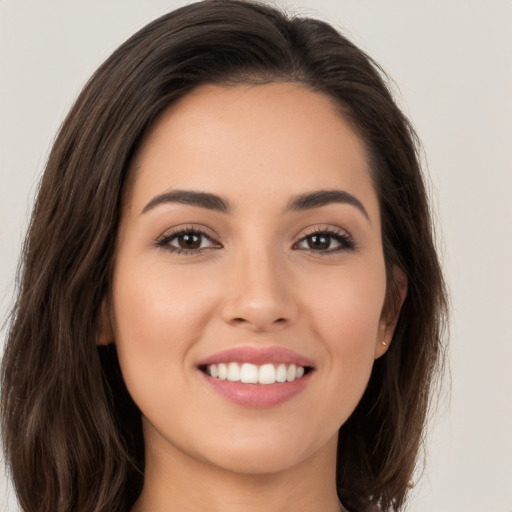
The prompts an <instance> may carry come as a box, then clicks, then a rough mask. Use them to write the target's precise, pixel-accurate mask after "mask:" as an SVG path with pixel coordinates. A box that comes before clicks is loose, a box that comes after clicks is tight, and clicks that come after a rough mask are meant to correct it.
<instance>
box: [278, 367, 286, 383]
mask: <svg viewBox="0 0 512 512" xmlns="http://www.w3.org/2000/svg"><path fill="white" fill-rule="evenodd" d="M276 381H277V382H286V366H285V365H284V364H280V365H279V366H278V367H277V370H276Z"/></svg>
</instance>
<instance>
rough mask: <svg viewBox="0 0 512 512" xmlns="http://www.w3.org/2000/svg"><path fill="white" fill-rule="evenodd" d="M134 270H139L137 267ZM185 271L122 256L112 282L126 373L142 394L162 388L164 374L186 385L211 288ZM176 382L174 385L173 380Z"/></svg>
mask: <svg viewBox="0 0 512 512" xmlns="http://www.w3.org/2000/svg"><path fill="white" fill-rule="evenodd" d="M134 269H135V270H134ZM190 278H191V276H190V274H189V275H188V276H187V274H186V273H183V272H170V271H169V268H168V266H162V265H160V264H158V262H155V261H154V260H153V261H152V262H151V264H144V262H141V261H136V260H135V259H130V258H128V257H125V258H119V259H118V261H117V262H116V270H115V274H114V281H113V297H114V300H113V318H114V332H115V342H116V346H117V352H118V356H119V362H120V365H121V368H122V371H123V377H124V380H125V382H126V385H127V387H128V390H129V391H130V393H131V394H132V397H133V398H134V399H135V401H136V402H138V400H137V399H138V398H139V397H142V396H146V395H152V394H153V395H154V394H155V392H157V393H158V392H159V390H160V389H164V387H163V386H162V384H163V382H162V381H161V379H162V376H165V378H166V379H169V380H170V379H174V378H175V381H176V382H177V383H178V385H181V384H179V383H182V384H185V383H186V382H185V381H186V379H187V378H188V377H187V375H186V374H185V375H183V368H186V367H187V365H188V366H192V362H191V357H190V350H191V348H192V347H193V346H194V343H195V342H196V341H197V339H198V338H199V337H200V336H201V332H202V331H203V329H204V324H205V323H206V319H207V318H208V316H209V315H208V311H210V309H211V304H212V300H211V294H212V291H211V290H210V288H209V287H198V283H197V282H196V281H194V280H193V281H191V280H190ZM173 385H175V384H173Z"/></svg>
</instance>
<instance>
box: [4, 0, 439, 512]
mask: <svg viewBox="0 0 512 512" xmlns="http://www.w3.org/2000/svg"><path fill="white" fill-rule="evenodd" d="M271 81H294V82H300V83H302V84H304V85H306V86H307V87H309V88H310V89H311V90H314V91H320V92H323V93H325V94H327V95H329V96H330V97H331V98H333V99H334V100H335V101H336V102H337V105H339V108H340V112H341V115H343V116H344V118H345V119H347V120H349V121H350V122H351V123H352V125H353V127H354V129H355V130H356V131H357V132H358V133H359V135H360V136H361V138H362V140H363V141H364V142H365V144H366V147H367V150H368V153H369V155H370V160H371V168H372V173H373V179H374V183H375V188H376V190H377V194H378V197H379V201H380V209H381V217H382V240H383V247H384V255H385V262H386V267H387V271H388V281H389V285H388V288H389V297H391V299H390V300H391V302H393V297H394V294H395V293H396V292H395V290H396V286H395V285H394V281H393V276H394V273H393V269H395V268H400V269H402V271H403V272H404V273H405V275H406V276H407V279H408V293H407V297H406V299H405V302H404V304H403V307H402V311H401V314H400V317H399V321H398V325H397V328H396V331H395V335H394V338H393V342H392V344H391V346H390V349H389V351H388V352H387V353H386V355H385V356H383V357H382V358H380V359H378V360H377V361H376V362H375V365H374V368H373V372H372V375H371V379H370V382H369V385H368V388H367V390H366V392H365V394H364V396H363V398H362V400H361V402H360V403H359V405H358V406H357V408H356V410H355V411H354V412H353V414H352V415H351V417H350V418H349V419H348V421H347V422H346V423H345V424H344V425H343V426H342V427H341V429H340V432H339V447H338V467H337V483H338V487H339V492H340V494H341V495H342V499H343V500H344V503H348V504H349V505H348V506H353V505H350V503H352V504H356V505H357V506H358V507H361V510H362V509H364V508H365V507H366V506H367V505H368V506H369V505H370V504H373V505H375V504H378V505H380V507H381V508H382V509H383V510H384V511H386V510H392V509H394V510H399V509H402V508H403V506H404V504H405V501H406V496H407V490H408V483H409V481H410V479H411V475H412V473H413V470H414V468H415V464H416V461H417V456H418V450H419V447H420V445H421V441H422V433H423V430H424V424H425V419H426V413H427V409H428V405H429V402H430V397H431V395H432V386H433V383H434V382H435V377H436V375H437V370H438V367H439V361H440V360H441V357H440V356H441V355H442V331H443V329H442V328H443V323H444V319H445V314H446V296H445V289H444V284H443V278H442V273H441V270H440V265H439V262H438V258H437V255H436V250H435V246H434V241H433V233H432V222H431V217H430V213H429V206H428V201H427V196H426V192H425V186H424V182H423V178H422V174H421V171H420V167H419V163H418V162H419V158H418V154H417V147H418V145H417V140H416V136H415V134H414V131H413V129H412V127H411V125H410V124H409V122H408V120H407V119H406V118H405V117H404V115H403V114H402V112H401V111H400V109H399V108H398V107H397V105H396V104H395V102H394V101H393V98H392V96H391V94H390V92H389V90H388V87H387V85H386V80H385V78H384V74H383V72H382V70H381V69H380V68H379V67H378V65H377V64H376V63H375V62H373V61H372V59H371V58H369V57H368V56H367V55H366V54H365V53H364V52H362V51H361V50H360V49H359V48H357V47H356V46H354V45H353V44H352V43H351V42H350V41H348V40H347V39H346V38H345V37H344V36H343V35H341V34H340V33H338V32H337V31H336V30H335V29H334V28H332V27H331V26H330V25H328V24H327V23H324V22H322V21H318V20H314V19H308V18H301V17H292V16H288V15H285V14H283V13H282V12H280V11H278V10H276V9H275V8H272V7H270V6H267V5H264V4H261V3H256V2H249V1H247V2H246V1H240V0H209V1H208V0H207V1H205V2H198V3H195V4H192V5H188V6H185V7H182V8H180V9H177V10H175V11H173V12H171V13H169V14H167V15H165V16H163V17H161V18H159V19H157V20H156V21H154V22H152V23H150V24H149V25H147V26H146V27H145V28H143V29H142V30H141V31H140V32H138V33H137V34H135V35H134V36H133V37H131V38H130V39H129V40H128V41H126V42H125V43H124V44H123V45H122V46H121V47H120V48H119V49H118V50H117V51H115V52H114V54H113V55H112V56H111V57H110V58H109V59H107V61H106V62H105V63H104V64H103V65H102V66H101V67H100V68H99V69H98V70H97V72H96V73H95V74H94V76H93V77H92V78H91V79H90V81H89V82H88V83H87V85H86V86H85V88H84V89H83V91H82V93H81V94H80V96H79V97H78V99H77V101H76V103H75V104H74V106H73V108H72V109H71V111H70V113H69V114H68V116H67V118H66V120H65V121H64V123H63V125H62V127H61V129H60V132H59V134H58V137H57V139H56V141H55V144H54V146H53V149H52V151H51V154H50V156H49V159H48V162H47V165H46V169H45V172H44V176H43V178H42V181H41V184H40V189H39V194H38V197H37V201H36V204H35V207H34V211H33V215H32V220H31V223H30V228H29V231H28V235H27V237H26V240H25V245H24V249H23V258H22V262H21V266H20V271H19V276H18V296H17V301H16V303H15V306H14V308H13V311H12V315H11V323H10V330H9V334H8V340H7V346H6V350H5V355H4V359H3V365H2V401H1V408H2V410H1V413H2V427H3V440H4V450H5V456H6V460H7V462H8V466H9V469H10V472H11V475H12V479H13V482H14V486H15V489H16V493H17V496H18V499H19V502H20V505H21V507H22V510H23V511H25V512H29V511H30V512H36V511H37V512H71V511H76V512H102V511H103V512H107V511H108V512H112V511H125V510H128V509H129V508H130V507H131V505H132V504H133V503H134V501H135V500H136V498H137V496H138V494H139V492H140V490H141V488H142V484H143V479H144V476H143V475H144V444H143V438H142V430H141V419H140V413H139V411H138V410H137V408H136V406H135V405H134V404H133V402H132V401H131V398H130V397H129V395H128V393H127V391H126V388H125V387H124V384H123V380H122V375H121V372H120V369H119V366H118V363H117V357H116V352H115V348H114V347H113V346H110V347H106V348H102V347H97V346H96V340H97V337H98V332H99V318H100V308H101V304H102V301H103V299H104V298H105V297H106V296H107V294H108V293H109V290H110V285H111V282H110V279H111V273H112V261H113V253H114V245H115V240H116V234H117V229H118V223H119V216H120V200H121V195H122V191H123V186H124V183H125V181H126V179H127V172H128V169H129V167H130V162H131V160H132V157H133V155H134V154H135V152H136V151H137V148H138V146H139V144H140V142H141V140H142V138H143V137H144V135H145V133H146V132H147V130H148V128H149V127H150V126H151V125H152V123H153V122H154V121H155V120H156V119H157V117H158V116H159V115H160V114H161V113H162V112H163V110H164V109H166V108H167V107H168V106H169V105H171V104H172V103H173V102H174V101H176V100H177V99H178V98H181V97H183V96H184V95H186V94H187V93H188V92H190V91H191V90H192V89H194V88H195V87H197V86H199V85H201V84H205V83H211V84H223V85H230V84H242V83H243V84H256V83H265V82H271ZM365 504H367V505H365Z"/></svg>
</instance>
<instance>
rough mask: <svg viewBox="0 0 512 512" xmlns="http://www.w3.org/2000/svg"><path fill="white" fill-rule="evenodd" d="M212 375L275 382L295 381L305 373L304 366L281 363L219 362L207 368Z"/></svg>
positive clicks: (243, 380) (253, 382)
mask: <svg viewBox="0 0 512 512" xmlns="http://www.w3.org/2000/svg"><path fill="white" fill-rule="evenodd" d="M206 373H207V374H208V375H210V376H211V377H214V378H216V379H220V380H229V381H231V382H240V381H241V382H243V383H245V384H275V383H276V382H293V381H294V380H297V379H300V378H301V377H302V376H303V375H304V367H302V366H296V365H294V364H291V365H290V366H288V367H287V366H286V365H285V364H284V363H281V364H279V365H277V367H275V366H274V365H273V364H272V363H267V364H263V365H261V366H257V365H255V364H251V363H243V364H242V365H240V364H238V363H219V364H211V365H208V367H207V368H206Z"/></svg>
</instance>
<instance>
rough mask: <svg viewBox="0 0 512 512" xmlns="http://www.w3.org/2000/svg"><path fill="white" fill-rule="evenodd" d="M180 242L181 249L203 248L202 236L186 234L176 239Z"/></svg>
mask: <svg viewBox="0 0 512 512" xmlns="http://www.w3.org/2000/svg"><path fill="white" fill-rule="evenodd" d="M175 238H176V240H178V245H179V247H180V249H199V248H200V247H201V238H202V235H197V234H195V233H186V234H184V235H179V236H176V237H175Z"/></svg>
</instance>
